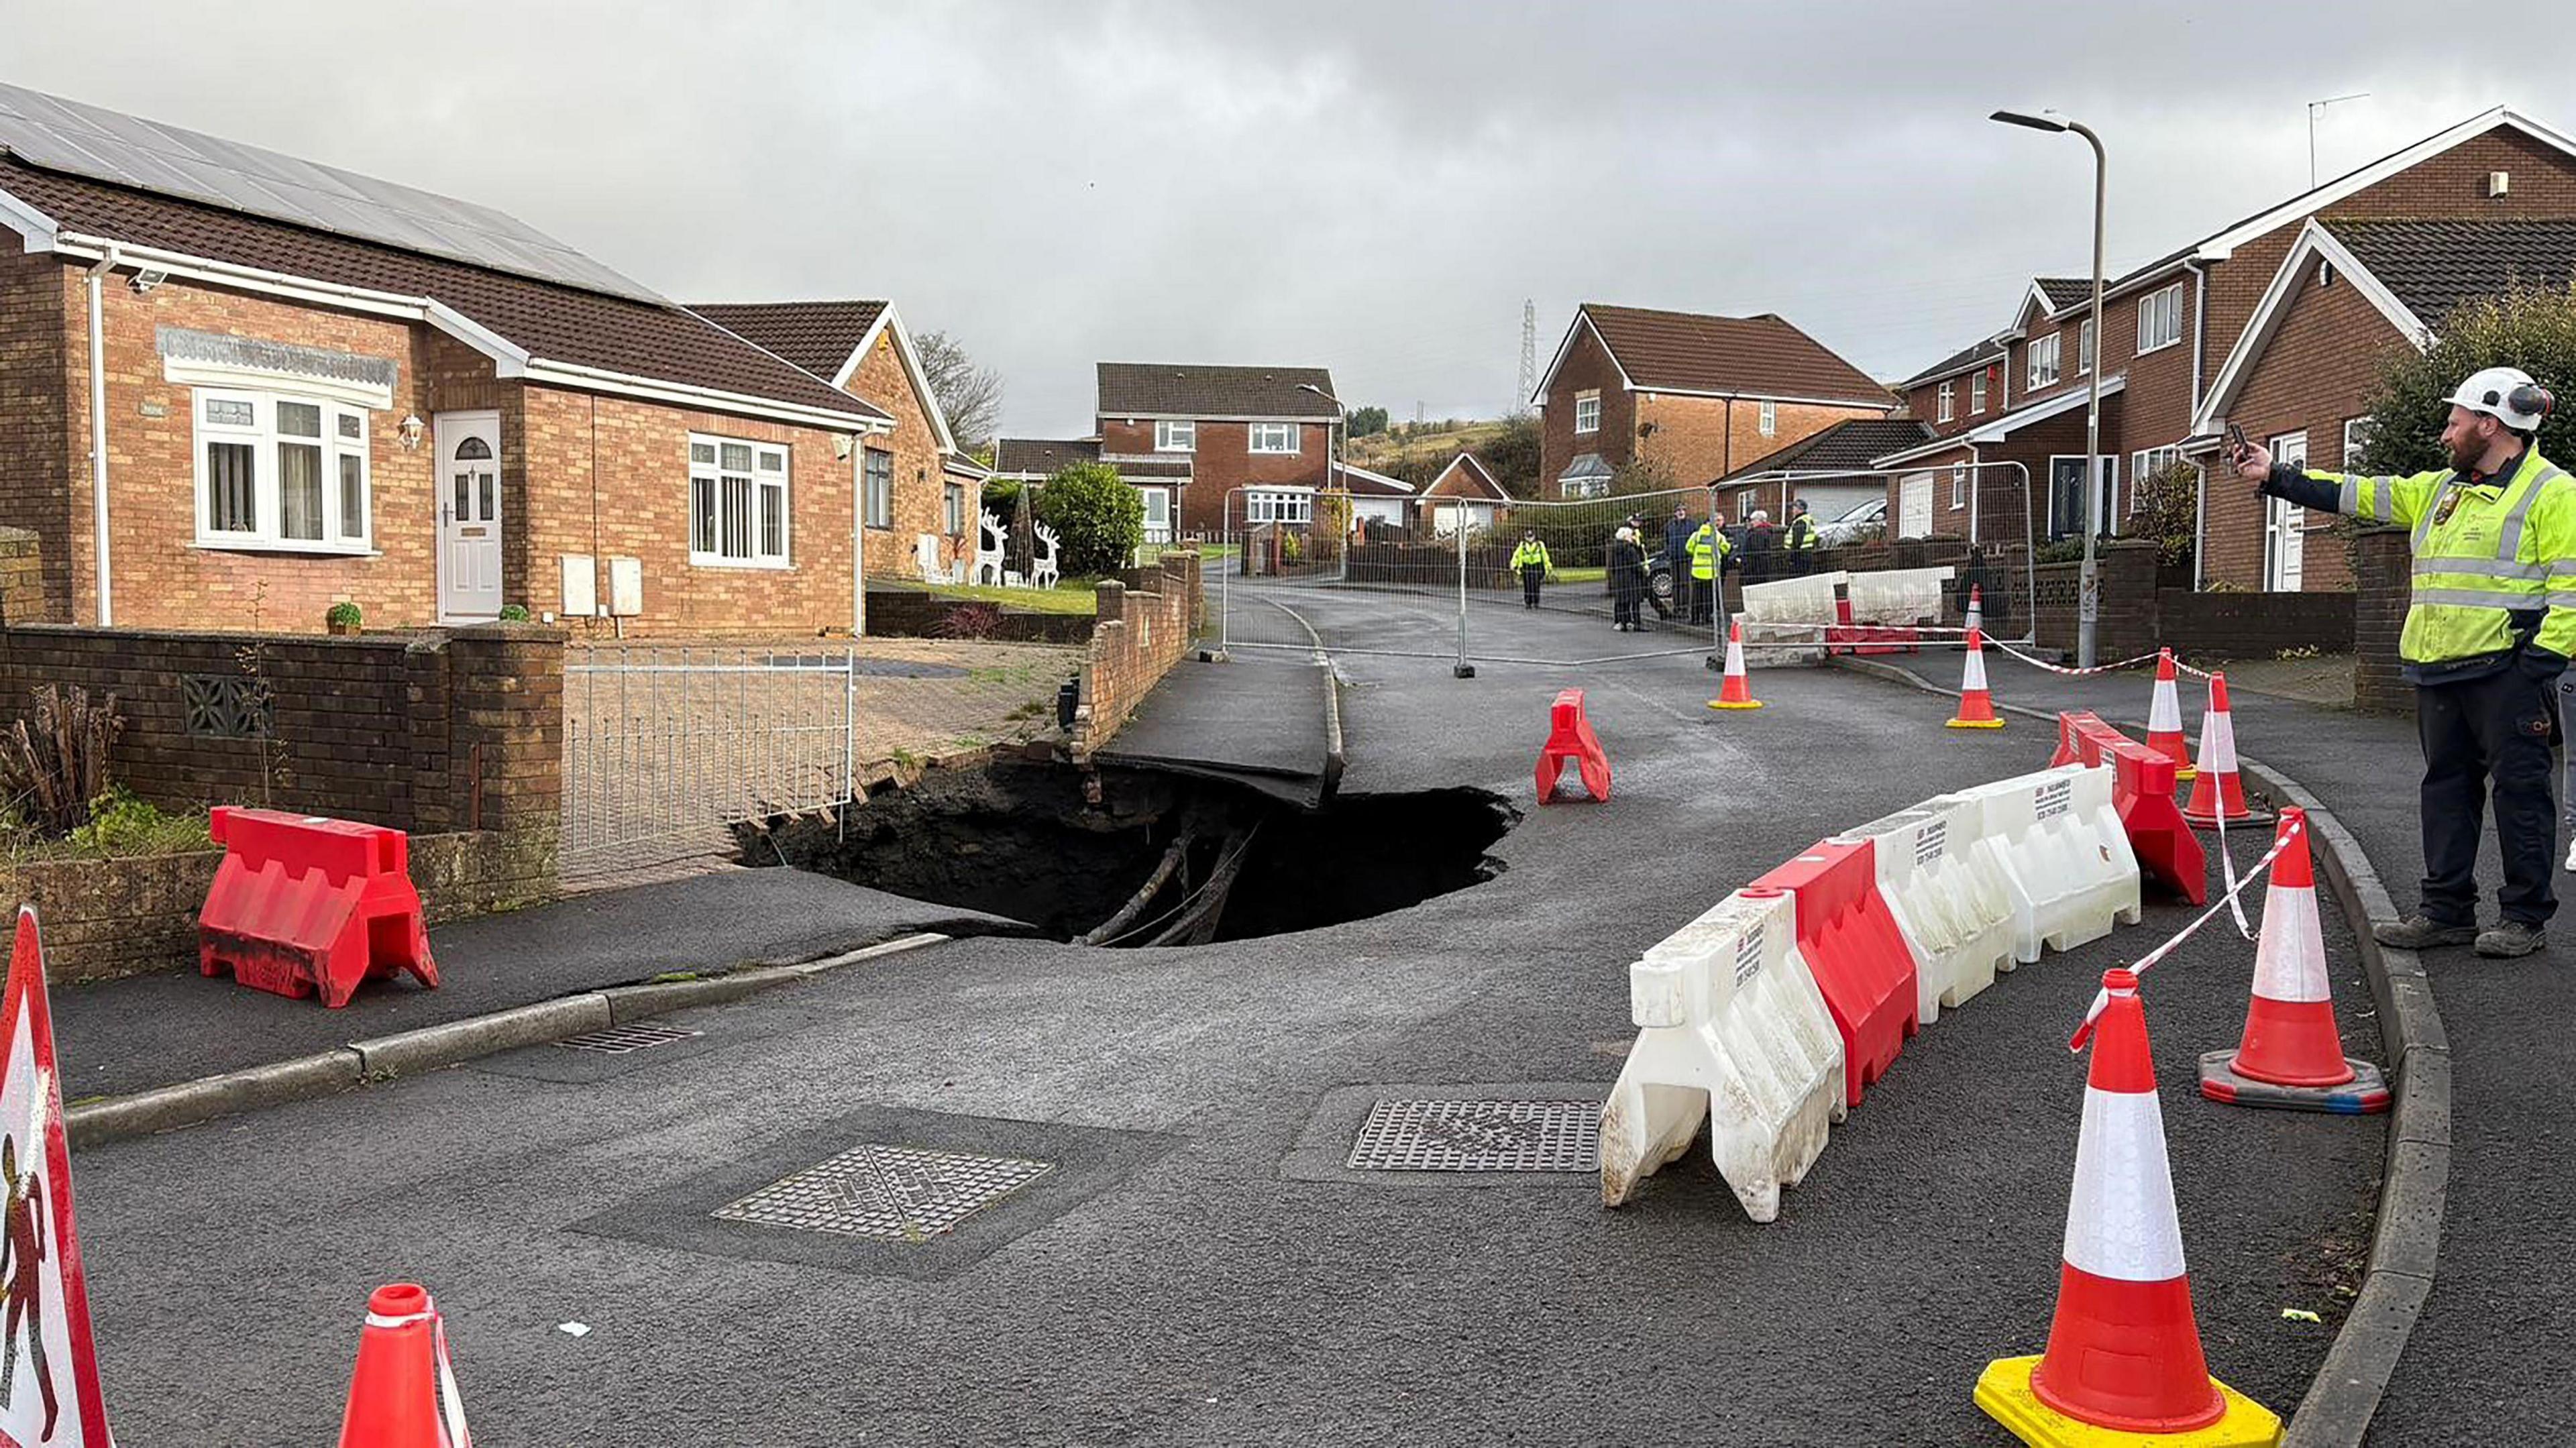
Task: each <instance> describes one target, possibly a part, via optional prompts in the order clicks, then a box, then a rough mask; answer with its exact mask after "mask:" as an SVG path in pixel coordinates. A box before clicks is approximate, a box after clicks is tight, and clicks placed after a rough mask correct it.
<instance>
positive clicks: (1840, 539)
mask: <svg viewBox="0 0 2576 1448" xmlns="http://www.w3.org/2000/svg"><path fill="white" fill-rule="evenodd" d="M1886 524H1887V499H1885V498H1872V499H1870V500H1869V501H1868V502H1866V503H1862V504H1860V505H1859V506H1857V507H1854V508H1852V509H1851V510H1850V511H1848V512H1846V513H1844V514H1843V515H1842V516H1841V517H1839V518H1836V519H1834V520H1833V521H1832V522H1830V523H1820V524H1818V525H1817V526H1816V543H1817V546H1819V547H1823V548H1840V547H1841V546H1843V545H1844V544H1846V543H1851V542H1856V541H1858V540H1859V539H1860V537H1861V536H1862V535H1863V534H1865V533H1868V532H1871V531H1873V530H1875V529H1879V528H1883V527H1885V526H1886Z"/></svg>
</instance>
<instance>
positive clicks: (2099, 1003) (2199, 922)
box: [2066, 822, 2307, 1051]
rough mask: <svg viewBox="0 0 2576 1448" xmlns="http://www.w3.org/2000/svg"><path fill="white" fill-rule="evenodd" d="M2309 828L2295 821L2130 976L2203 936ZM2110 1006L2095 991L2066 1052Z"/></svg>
mask: <svg viewBox="0 0 2576 1448" xmlns="http://www.w3.org/2000/svg"><path fill="white" fill-rule="evenodd" d="M2306 828H2307V826H2306V825H2305V824H2304V823H2300V822H2293V823H2292V824H2291V825H2290V826H2289V827H2288V828H2286V829H2284V830H2282V831H2281V837H2280V838H2279V839H2276V840H2274V841H2273V842H2272V848H2271V849H2269V850H2267V851H2265V852H2264V855H2263V858H2262V859H2260V860H2257V861H2255V862H2254V868H2253V869H2251V870H2248V871H2246V872H2245V878H2244V879H2242V880H2239V881H2237V882H2235V883H2234V884H2233V885H2231V886H2229V887H2228V891H2227V893H2226V894H2225V895H2223V896H2221V897H2220V898H2219V899H2218V900H2217V901H2215V902H2214V903H2212V904H2211V905H2210V907H2209V908H2208V909H2206V910H2203V911H2202V912H2200V914H2198V915H2197V916H2194V917H2193V918H2192V921H2191V923H2190V924H2188V925H2185V926H2184V927H2183V928H2182V929H2180V930H2177V931H2175V932H2174V933H2173V934H2172V935H2171V936H2169V937H2167V938H2166V940H2165V943H2164V944H2162V945H2159V946H2157V947H2156V948H2155V949H2153V950H2150V951H2148V952H2147V953H2146V954H2144V955H2142V956H2140V957H2138V962H2137V964H2135V965H2132V966H2130V967H2129V972H2130V974H2132V975H2144V974H2146V973H2147V967H2149V966H2151V965H2154V964H2155V963H2156V962H2157V961H2159V960H2162V959H2164V958H2165V957H2166V956H2168V955H2171V954H2173V952H2174V948H2175V947H2176V946H2179V945H2181V944H2182V943H2183V942H2184V941H2186V940H2189V939H2191V938H2192V936H2194V935H2196V934H2198V933H2200V927H2202V926H2204V925H2207V924H2208V923H2209V921H2210V918H2211V917H2212V916H2214V915H2216V914H2217V913H2218V912H2219V911H2220V910H2222V909H2226V908H2229V907H2231V906H2233V905H2234V904H2235V902H2236V897H2237V896H2238V895H2239V894H2242V893H2243V892H2244V891H2245V889H2246V888H2247V887H2248V886H2250V885H2252V884H2253V883H2254V882H2255V881H2256V880H2259V879H2261V878H2262V877H2263V872H2264V871H2266V870H2269V869H2271V868H2272V862H2273V861H2274V860H2277V859H2279V858H2281V852H2282V851H2283V850H2286V849H2288V848H2289V847H2290V842H2291V841H2292V840H2295V839H2297V838H2298V837H2299V836H2300V835H2301V834H2302V833H2303V832H2304V831H2305V830H2306ZM2237 918H2238V919H2239V920H2242V919H2244V916H2243V915H2242V914H2240V915H2238V917H2237ZM2110 1004H2111V993H2110V992H2109V991H2096V992H2094V995H2093V1008H2092V1009H2091V1010H2088V1011H2086V1012H2085V1013H2084V1024H2082V1025H2080V1026H2077V1027H2076V1028H2075V1034H2074V1035H2073V1036H2070V1037H2068V1038H2067V1042H2066V1049H2068V1050H2070V1051H2081V1050H2083V1049H2084V1042H2085V1039H2086V1038H2087V1037H2089V1036H2091V1035H2092V1034H2093V1022H2094V1021H2096V1020H2098V1019H2100V1017H2101V1015H2102V1011H2103V1009H2104V1008H2105V1007H2107V1006H2108V1005H2110Z"/></svg>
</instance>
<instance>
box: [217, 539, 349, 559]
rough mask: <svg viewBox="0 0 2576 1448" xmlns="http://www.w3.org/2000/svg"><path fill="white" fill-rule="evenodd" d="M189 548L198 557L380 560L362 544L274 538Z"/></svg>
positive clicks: (234, 541)
mask: <svg viewBox="0 0 2576 1448" xmlns="http://www.w3.org/2000/svg"><path fill="white" fill-rule="evenodd" d="M188 546H189V547H190V548H193V549H196V550H197V551H198V552H201V553H263V554H268V553H273V554H278V555H280V556H283V557H289V558H382V557H384V556H385V555H384V552H383V550H381V549H377V548H372V547H369V546H368V545H367V544H364V543H353V544H349V545H347V546H345V547H335V546H333V545H331V544H328V543H289V542H281V541H279V540H277V539H274V538H197V539H193V540H191V541H190V542H189V544H188Z"/></svg>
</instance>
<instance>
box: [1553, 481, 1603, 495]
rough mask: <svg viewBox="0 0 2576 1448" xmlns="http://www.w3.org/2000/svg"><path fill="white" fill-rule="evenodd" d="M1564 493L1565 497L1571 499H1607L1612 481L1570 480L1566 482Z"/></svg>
mask: <svg viewBox="0 0 2576 1448" xmlns="http://www.w3.org/2000/svg"><path fill="white" fill-rule="evenodd" d="M1564 491H1565V496H1567V497H1569V498H1601V497H1607V496H1609V493H1610V480H1609V479H1608V478H1568V479H1566V480H1565V484H1564Z"/></svg>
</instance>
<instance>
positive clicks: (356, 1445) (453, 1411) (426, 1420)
mask: <svg viewBox="0 0 2576 1448" xmlns="http://www.w3.org/2000/svg"><path fill="white" fill-rule="evenodd" d="M473 1443H474V1439H473V1437H472V1436H471V1435H470V1434H468V1433H467V1432H466V1431H465V1408H464V1406H463V1405H462V1404H461V1403H459V1402H458V1401H457V1396H456V1375H455V1373H453V1372H451V1371H450V1370H449V1369H448V1366H447V1329H446V1326H445V1325H444V1324H443V1323H441V1322H440V1320H439V1316H438V1309H437V1308H436V1307H434V1306H432V1305H431V1304H430V1300H429V1293H428V1291H427V1290H426V1289H424V1288H422V1287H420V1286H419V1285H418V1284H416V1283H411V1282H397V1283H394V1284H393V1285H392V1286H390V1287H379V1288H377V1289H376V1291H375V1294H374V1295H373V1296H371V1297H369V1298H368V1299H367V1325H366V1328H365V1330H364V1331H363V1332H361V1333H360V1334H359V1337H358V1370H357V1372H356V1374H355V1375H354V1376H352V1377H351V1378H350V1379H349V1407H348V1411H347V1412H346V1413H345V1414H343V1415H342V1417H341V1419H340V1448H473Z"/></svg>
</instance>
